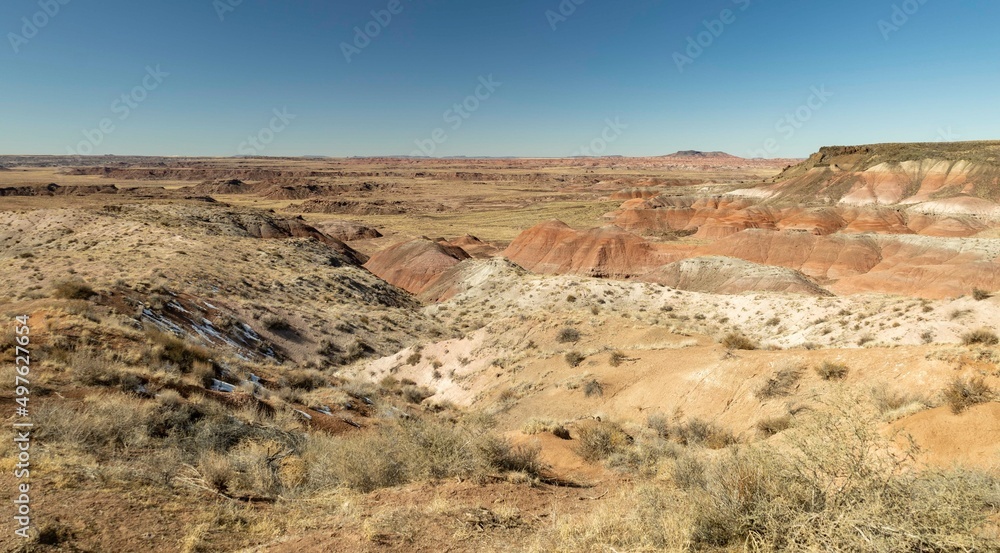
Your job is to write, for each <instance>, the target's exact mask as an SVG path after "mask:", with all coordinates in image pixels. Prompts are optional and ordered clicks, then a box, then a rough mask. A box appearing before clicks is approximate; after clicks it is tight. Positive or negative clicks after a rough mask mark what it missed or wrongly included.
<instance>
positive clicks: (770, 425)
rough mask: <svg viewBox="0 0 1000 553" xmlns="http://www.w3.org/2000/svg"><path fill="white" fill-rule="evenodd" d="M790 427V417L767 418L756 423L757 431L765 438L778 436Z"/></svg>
mask: <svg viewBox="0 0 1000 553" xmlns="http://www.w3.org/2000/svg"><path fill="white" fill-rule="evenodd" d="M791 427H792V417H791V415H781V416H777V417H768V418H766V419H761V420H760V421H758V422H757V430H758V431H759V432H760V433H761V434H763V435H765V436H774V435H775V434H780V433H781V432H784V431H785V430H788V429H789V428H791Z"/></svg>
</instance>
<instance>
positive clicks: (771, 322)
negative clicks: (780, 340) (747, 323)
mask: <svg viewBox="0 0 1000 553" xmlns="http://www.w3.org/2000/svg"><path fill="white" fill-rule="evenodd" d="M780 324H781V318H780V317H771V318H770V319H768V320H767V321H766V322H765V323H764V326H778V325H780Z"/></svg>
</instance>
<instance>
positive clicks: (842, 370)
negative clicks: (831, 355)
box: [816, 361, 850, 380]
mask: <svg viewBox="0 0 1000 553" xmlns="http://www.w3.org/2000/svg"><path fill="white" fill-rule="evenodd" d="M848 372H850V370H849V369H848V368H847V365H844V364H842V363H833V362H831V361H823V363H822V364H821V365H820V366H818V367H816V374H818V375H819V377H820V378H822V379H823V380H843V379H845V378H847V373H848Z"/></svg>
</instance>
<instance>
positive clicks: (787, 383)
mask: <svg viewBox="0 0 1000 553" xmlns="http://www.w3.org/2000/svg"><path fill="white" fill-rule="evenodd" d="M802 373H803V368H802V367H800V366H793V367H787V368H784V369H781V370H780V371H778V372H776V373H774V375H773V376H771V378H769V379H767V382H765V383H764V385H763V386H761V387H760V389H758V390H757V397H759V398H760V399H771V398H775V397H781V396H787V395H788V394H790V393H791V391H792V387H793V386H795V385H796V384H798V382H799V380H800V379H801V378H802Z"/></svg>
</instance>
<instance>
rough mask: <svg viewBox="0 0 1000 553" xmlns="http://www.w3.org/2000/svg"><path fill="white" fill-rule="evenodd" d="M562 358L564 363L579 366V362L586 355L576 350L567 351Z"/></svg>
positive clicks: (581, 361)
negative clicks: (564, 360)
mask: <svg viewBox="0 0 1000 553" xmlns="http://www.w3.org/2000/svg"><path fill="white" fill-rule="evenodd" d="M564 358H565V359H566V364H568V365H569V366H570V367H579V366H580V363H583V361H584V360H585V359H586V358H587V356H586V355H584V354H582V353H580V352H578V351H567V352H566V355H565V356H564Z"/></svg>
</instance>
